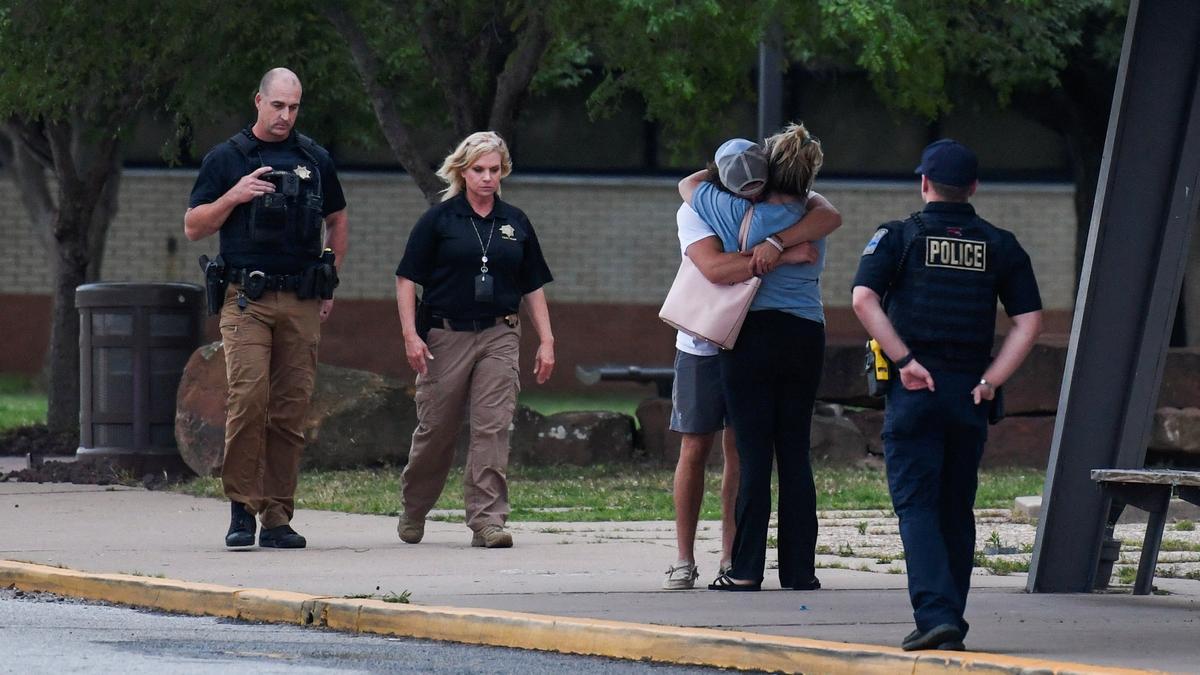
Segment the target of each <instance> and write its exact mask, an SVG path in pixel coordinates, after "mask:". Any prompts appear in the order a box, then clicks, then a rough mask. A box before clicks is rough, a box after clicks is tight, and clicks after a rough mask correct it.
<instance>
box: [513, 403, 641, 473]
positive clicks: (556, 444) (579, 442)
mask: <svg viewBox="0 0 1200 675" xmlns="http://www.w3.org/2000/svg"><path fill="white" fill-rule="evenodd" d="M633 427H634V422H633V418H632V417H630V416H629V415H623V414H621V413H615V412H562V413H557V414H554V415H550V416H548V417H545V418H543V419H542V420H541V423H540V424H539V425H538V429H537V438H536V439H535V440H534V447H533V453H532V455H531V457H530V461H531V462H532V463H536V464H577V465H580V466H583V465H587V464H597V463H603V462H626V461H629V460H630V459H632V457H633Z"/></svg>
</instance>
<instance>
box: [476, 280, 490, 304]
mask: <svg viewBox="0 0 1200 675" xmlns="http://www.w3.org/2000/svg"><path fill="white" fill-rule="evenodd" d="M492 282H493V279H492V275H490V274H477V275H475V302H492V300H494V299H495V291H494V288H493V283H492Z"/></svg>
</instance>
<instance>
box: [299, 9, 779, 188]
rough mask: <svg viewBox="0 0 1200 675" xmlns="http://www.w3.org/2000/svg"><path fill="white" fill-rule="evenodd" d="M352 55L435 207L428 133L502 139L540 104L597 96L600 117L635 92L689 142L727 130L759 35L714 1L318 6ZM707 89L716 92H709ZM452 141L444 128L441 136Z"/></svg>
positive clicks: (397, 151) (754, 24) (402, 158)
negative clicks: (555, 97)
mask: <svg viewBox="0 0 1200 675" xmlns="http://www.w3.org/2000/svg"><path fill="white" fill-rule="evenodd" d="M316 6H317V7H318V8H319V11H320V12H321V14H322V15H324V16H325V17H326V18H327V19H328V20H329V22H330V23H331V25H333V26H334V27H335V28H336V29H337V32H338V34H339V35H340V36H341V37H342V39H343V40H345V43H346V45H347V46H348V48H349V51H350V53H351V54H352V56H353V60H354V66H355V67H356V69H357V70H358V73H359V76H360V78H361V80H362V82H363V86H364V89H365V90H366V92H367V95H368V97H369V99H370V101H371V104H372V107H373V109H374V111H375V115H376V117H377V119H378V121H379V127H380V129H381V130H382V132H383V135H384V137H385V138H386V139H387V142H388V145H389V146H390V148H391V150H392V152H393V154H394V155H395V157H396V159H397V161H398V162H399V163H400V164H401V165H402V166H403V167H404V168H405V170H407V171H408V172H409V174H410V175H411V176H412V177H413V180H414V181H415V182H416V184H417V187H418V188H419V189H420V190H421V192H422V193H423V194H424V195H425V198H426V199H427V200H429V201H430V202H434V201H436V200H437V195H438V192H439V191H440V190H441V189H442V187H443V185H442V184H441V182H440V181H439V180H438V179H437V177H436V176H435V175H434V173H433V170H432V168H431V167H432V164H433V162H434V161H435V160H437V159H440V156H439V157H433V156H430V153H431V151H434V150H435V149H432V148H429V147H427V144H423V143H422V141H423V140H424V136H423V135H422V133H421V131H422V130H423V129H426V128H429V127H430V126H435V127H436V126H438V125H445V127H449V128H450V129H452V130H453V132H454V135H455V136H456V137H458V138H461V137H464V136H466V135H467V134H469V133H471V132H473V131H478V130H481V129H491V130H494V131H496V132H497V133H499V134H500V135H501V136H503V137H505V138H506V139H509V140H510V141H511V140H515V139H514V133H513V132H514V130H515V128H516V123H517V120H518V119H519V118H520V116H521V113H522V111H523V109H524V106H525V104H526V102H527V100H528V98H529V96H530V95H531V94H536V93H540V92H547V91H553V90H555V89H563V88H569V87H575V86H579V85H580V84H581V83H582V82H583V81H584V80H585V78H587V77H588V76H590V75H593V74H598V75H599V76H600V77H599V78H593V80H595V81H597V82H598V84H597V85H596V86H595V87H594V88H593V89H592V90H591V91H590V92H589V101H588V102H589V106H590V107H591V108H592V111H593V112H594V113H596V114H603V113H605V112H607V111H609V110H611V109H612V107H613V105H614V104H615V103H616V102H617V101H618V100H619V98H620V97H621V95H623V94H624V93H626V92H634V93H636V94H637V95H639V96H640V97H641V98H642V99H643V100H644V101H645V103H646V114H647V116H648V117H649V118H651V119H654V120H657V121H659V122H662V123H663V125H664V127H665V128H666V129H667V130H668V131H669V132H671V135H673V136H676V137H677V138H678V139H679V141H680V142H686V141H689V140H692V139H695V138H696V137H697V136H699V135H700V134H702V133H704V132H707V131H712V130H714V129H715V128H718V122H719V120H720V119H721V118H722V114H721V113H722V111H723V110H724V109H725V108H727V107H728V105H729V104H730V102H731V101H733V100H735V99H736V98H737V97H740V96H748V95H750V94H751V92H750V91H749V90H748V87H747V83H748V82H749V80H747V79H746V78H745V75H746V74H747V73H748V71H749V68H750V66H751V65H752V63H753V59H754V53H755V45H756V41H757V39H758V34H759V32H760V28H761V25H762V22H763V18H762V16H761V15H760V14H758V13H757V12H756V11H755V10H756V6H755V3H747V2H718V1H717V0H683V1H674V0H597V1H596V2H590V3H578V2H571V1H569V0H507V1H498V0H458V1H453V2H451V1H449V0H424V1H419V2H404V3H401V2H389V1H387V0H346V1H344V2H332V3H321V2H318V3H316ZM709 81H712V82H713V86H711V87H710V86H707V83H708V82H709ZM443 128H444V127H443Z"/></svg>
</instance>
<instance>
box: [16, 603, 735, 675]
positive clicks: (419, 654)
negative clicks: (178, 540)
mask: <svg viewBox="0 0 1200 675" xmlns="http://www.w3.org/2000/svg"><path fill="white" fill-rule="evenodd" d="M331 671H335V672H338V673H379V672H386V673H514V674H520V675H534V674H536V673H554V674H556V675H557V674H559V673H605V674H606V675H607V674H609V673H663V674H664V675H665V674H670V675H675V674H676V673H679V674H683V673H718V672H724V671H720V670H718V669H704V668H684V667H679V666H666V665H655V664H647V663H637V662H631V661H617V660H612V659H601V658H594V657H586V656H569V655H564V654H552V653H545V652H533V651H525V650H520V649H504V648H497V647H479V646H471V645H460V644H453V643H445V642H433V641H428V640H412V639H407V638H387V637H378V636H370V635H354V634H347V633H339V632H336V631H331V630H323V629H314V628H300V627H298V626H279V625H270V624H251V623H246V622H241V621H234V620H228V619H216V618H211V617H193V616H179V615H173V614H163V613H159V612H149V611H143V610H137V609H130V608H127V607H117V606H111V605H101V604H93V603H88V602H84V601H79V600H72V599H64V598H60V597H57V596H53V595H48V594H44V593H21V592H20V591H13V590H0V673H55V674H56V675H59V674H62V673H76V672H87V673H131V674H136V673H147V674H150V673H154V674H155V675H158V674H159V673H164V672H170V673H184V674H190V673H221V674H222V675H225V674H226V673H229V672H254V673H288V674H295V673H328V672H331Z"/></svg>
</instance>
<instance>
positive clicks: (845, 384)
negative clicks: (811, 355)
mask: <svg viewBox="0 0 1200 675" xmlns="http://www.w3.org/2000/svg"><path fill="white" fill-rule="evenodd" d="M864 345H865V341H864V342H852V343H851V342H841V343H827V344H826V345H825V361H824V365H823V366H822V370H821V386H820V388H819V389H818V390H817V398H818V399H820V400H822V401H833V402H837V403H845V404H847V405H854V406H860V407H863V408H882V407H883V399H881V398H871V397H870V396H868V395H867V375H866V371H865V370H864V369H863V364H864V363H865V361H864V359H865V358H866V348H865V346H864Z"/></svg>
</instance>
